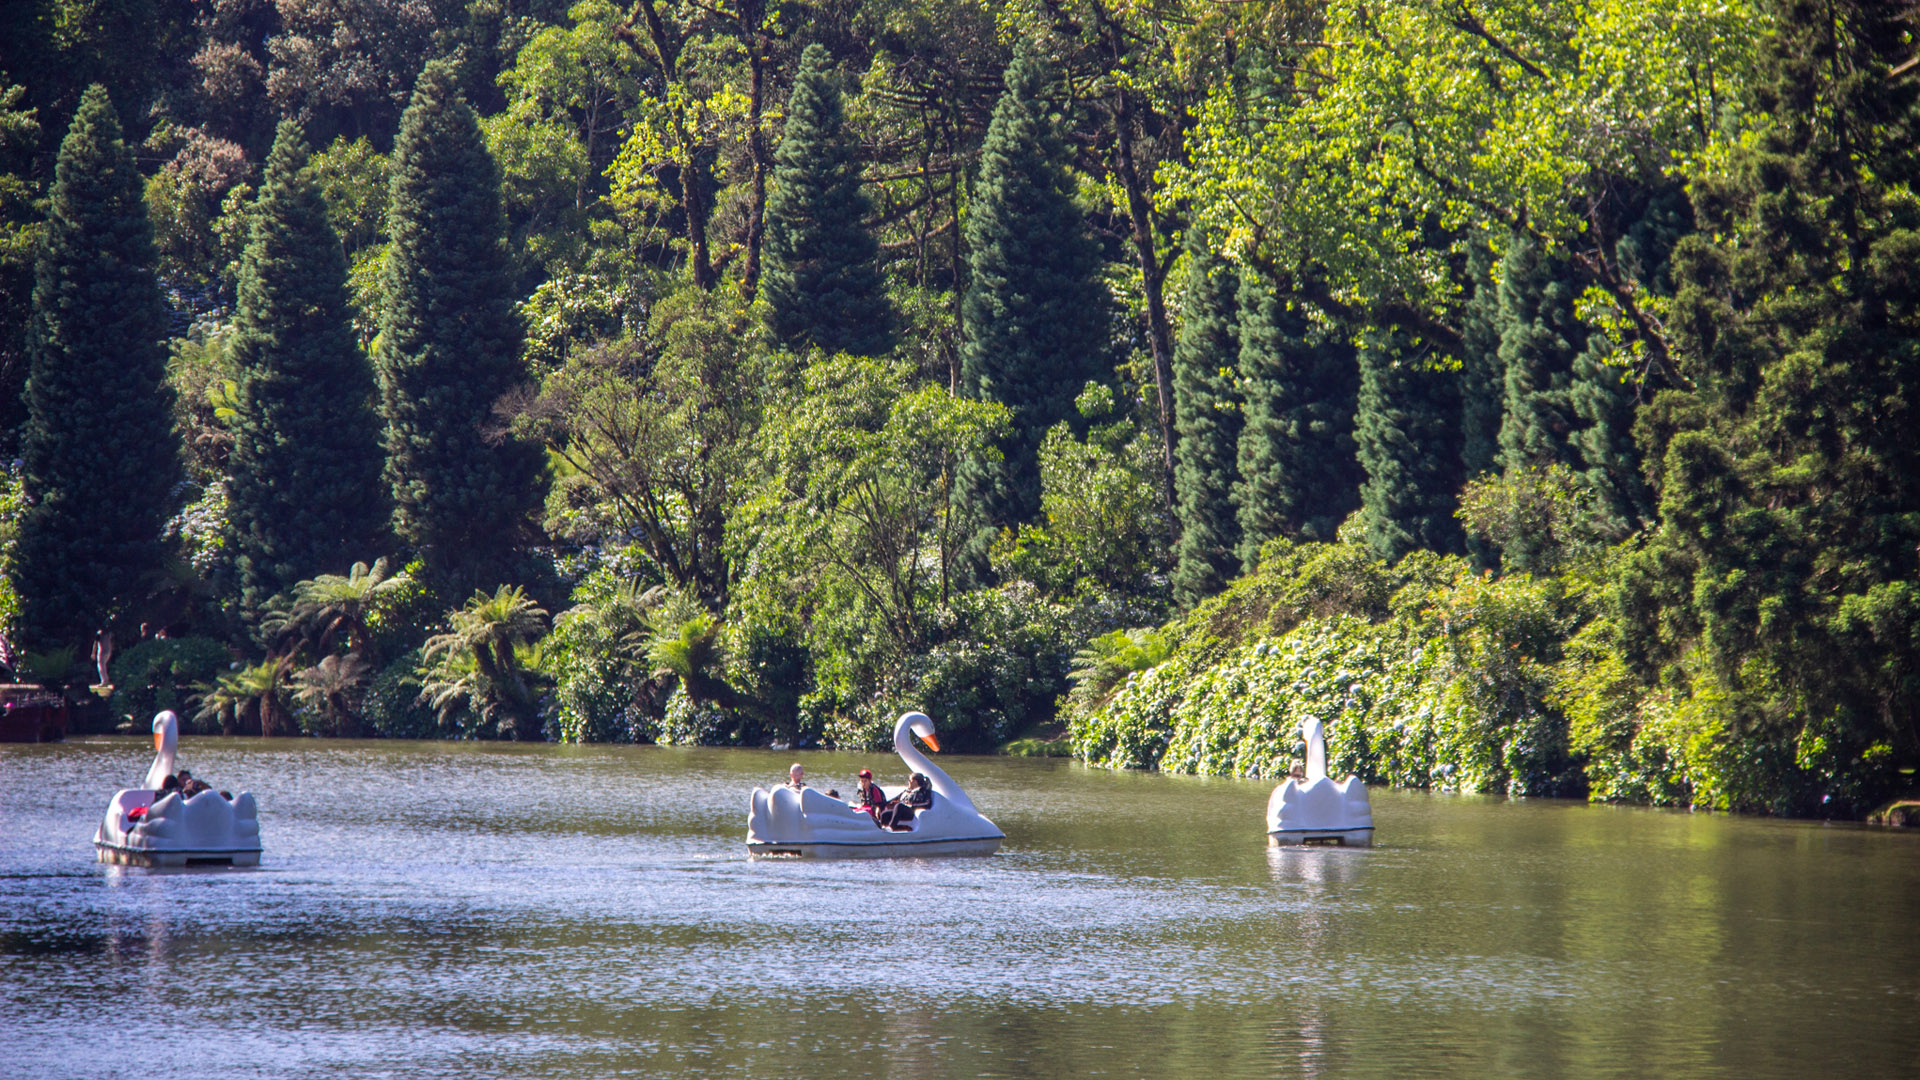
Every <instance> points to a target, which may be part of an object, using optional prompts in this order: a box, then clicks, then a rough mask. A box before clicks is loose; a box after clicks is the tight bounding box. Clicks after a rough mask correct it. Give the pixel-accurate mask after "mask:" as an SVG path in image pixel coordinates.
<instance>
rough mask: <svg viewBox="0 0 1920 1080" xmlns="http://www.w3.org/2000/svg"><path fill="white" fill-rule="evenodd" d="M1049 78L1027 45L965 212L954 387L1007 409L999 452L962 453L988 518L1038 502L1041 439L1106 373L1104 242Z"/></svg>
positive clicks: (972, 497)
mask: <svg viewBox="0 0 1920 1080" xmlns="http://www.w3.org/2000/svg"><path fill="white" fill-rule="evenodd" d="M1047 79H1048V69H1047V67H1046V65H1045V64H1044V63H1043V62H1042V61H1041V59H1040V58H1039V57H1038V56H1037V55H1036V54H1035V53H1034V52H1033V51H1032V50H1031V49H1030V48H1028V47H1027V46H1024V45H1023V46H1022V47H1021V49H1020V51H1019V52H1018V53H1016V54H1015V56H1014V61H1013V64H1012V65H1011V66H1010V67H1008V69H1007V75H1006V85H1007V90H1006V93H1005V94H1003V95H1002V96H1001V98H1000V102H999V104H998V105H996V106H994V110H993V121H992V123H991V124H990V125H989V126H988V128H987V140H986V144H985V146H984V147H983V148H982V149H981V152H980V179H979V181H978V183H977V184H976V186H975V188H974V198H973V204H972V210H971V213H970V216H969V217H968V218H967V228H966V239H967V247H968V249H969V250H970V251H971V253H972V254H971V261H970V263H969V270H970V274H971V276H970V279H969V282H968V285H967V293H966V297H965V299H964V301H963V302H962V305H961V314H962V317H963V321H964V323H965V333H966V339H965V343H964V344H963V345H962V347H961V352H960V378H961V383H962V388H963V390H964V392H965V393H966V395H967V396H968V397H972V398H978V399H980V400H984V401H997V402H999V403H1001V404H1003V405H1005V406H1007V407H1008V408H1009V409H1010V410H1012V413H1013V426H1012V429H1011V432H1010V433H1009V434H1008V436H1007V437H1006V438H1005V439H1004V440H1002V441H1001V443H1000V446H999V449H1000V451H1001V458H1000V460H998V461H991V460H986V459H973V460H970V461H969V462H968V464H967V466H966V469H965V471H964V472H963V473H962V477H961V479H962V481H963V490H964V492H965V503H966V505H967V507H968V510H969V514H970V516H972V517H973V518H974V520H975V523H976V524H978V525H986V526H988V527H991V528H999V527H1005V526H1010V525H1016V524H1019V523H1022V522H1026V521H1031V520H1032V519H1033V518H1034V517H1035V515H1037V514H1038V513H1039V511H1040V459H1039V451H1040V440H1041V439H1042V438H1043V437H1044V436H1045V435H1046V433H1047V429H1048V428H1050V427H1052V426H1053V425H1054V424H1056V423H1059V422H1060V421H1062V420H1068V419H1073V418H1076V417H1077V414H1076V413H1075V411H1074V407H1073V403H1074V399H1075V398H1076V397H1078V396H1079V393H1080V391H1081V390H1082V389H1083V388H1084V387H1085V386H1086V383H1087V380H1088V379H1094V378H1101V377H1104V376H1106V375H1108V374H1109V371H1108V370H1107V367H1108V365H1107V359H1108V356H1107V353H1108V350H1107V337H1108V327H1107V321H1108V304H1107V295H1106V290H1105V288H1104V287H1103V286H1102V284H1101V281H1100V252H1099V249H1098V248H1097V247H1096V246H1095V245H1094V242H1093V238H1092V237H1091V236H1090V235H1089V234H1088V231H1087V227H1086V223H1085V222H1084V221H1083V220H1082V219H1081V215H1080V211H1079V209H1078V208H1077V207H1076V206H1075V205H1074V182H1073V177H1072V175H1071V174H1070V173H1068V171H1067V169H1066V167H1065V164H1064V160H1065V148H1064V147H1063V146H1062V144H1061V139H1060V136H1059V133H1058V131H1057V129H1056V126H1055V120H1054V117H1053V115H1052V112H1051V108H1052V107H1051V105H1050V104H1049V102H1048V100H1047Z"/></svg>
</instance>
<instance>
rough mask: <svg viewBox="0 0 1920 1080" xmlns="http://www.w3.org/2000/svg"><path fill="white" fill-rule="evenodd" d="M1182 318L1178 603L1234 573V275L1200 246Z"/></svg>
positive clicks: (1177, 368)
mask: <svg viewBox="0 0 1920 1080" xmlns="http://www.w3.org/2000/svg"><path fill="white" fill-rule="evenodd" d="M1190 259H1191V261H1190V262H1189V264H1188V266H1187V295H1186V312H1185V317H1184V318H1183V319H1182V320H1181V323H1180V341H1179V344H1178V345H1177V346H1175V348H1174V350H1173V403H1174V427H1175V429H1176V430H1177V431H1178V432H1179V441H1178V442H1177V443H1176V444H1175V448H1174V470H1173V488H1174V498H1175V502H1176V505H1177V509H1178V512H1179V515H1180V543H1179V547H1178V551H1177V555H1178V561H1177V562H1176V563H1175V564H1174V568H1173V589H1174V593H1175V594H1176V595H1177V596H1178V597H1179V598H1180V601H1181V602H1182V603H1186V604H1192V603H1196V602H1198V601H1200V600H1203V599H1205V598H1207V597H1209V596H1212V595H1213V594H1214V593H1217V592H1219V591H1220V590H1221V589H1223V588H1225V587H1226V584H1227V582H1228V581H1230V580H1232V579H1233V576H1234V574H1235V573H1237V572H1238V571H1239V569H1240V557H1239V553H1238V547H1239V540H1240V525H1239V522H1238V521H1237V520H1236V519H1235V516H1234V509H1233V481H1234V478H1235V477H1236V476H1237V475H1238V470H1237V469H1236V468H1235V465H1234V456H1235V454H1236V453H1237V452H1238V447H1239V442H1240V401H1239V398H1238V395H1237V394H1236V392H1235V390H1234V381H1235V372H1236V370H1237V368H1238V360H1239V348H1240V346H1239V338H1238V337H1237V336H1236V333H1235V327H1234V319H1235V314H1236V309H1235V298H1234V294H1235V293H1236V291H1237V290H1238V289H1239V276H1238V275H1237V274H1235V273H1234V269H1233V267H1232V266H1231V265H1229V264H1227V263H1225V262H1223V261H1222V260H1220V259H1218V258H1215V257H1214V256H1213V255H1212V254H1211V253H1209V252H1208V251H1207V250H1206V248H1205V246H1204V245H1203V244H1194V245H1192V246H1191V248H1190Z"/></svg>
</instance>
